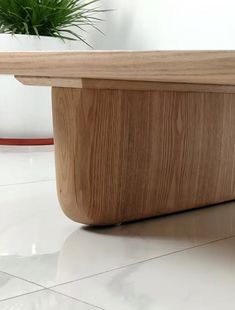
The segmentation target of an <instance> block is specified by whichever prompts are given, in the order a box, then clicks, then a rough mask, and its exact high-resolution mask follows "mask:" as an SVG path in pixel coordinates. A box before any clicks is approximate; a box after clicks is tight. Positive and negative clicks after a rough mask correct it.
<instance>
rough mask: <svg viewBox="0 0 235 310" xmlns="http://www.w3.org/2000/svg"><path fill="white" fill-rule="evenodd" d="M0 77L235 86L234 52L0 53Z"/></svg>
mask: <svg viewBox="0 0 235 310" xmlns="http://www.w3.org/2000/svg"><path fill="white" fill-rule="evenodd" d="M0 74H13V75H21V76H43V77H62V78H65V77H70V78H71V77H73V78H93V79H115V80H137V81H160V82H181V83H202V84H204V83H206V84H224V85H235V51H167V52H166V51H148V52H137V51H136V52H128V51H123V52H121V51H116V52H115V51H83V52H15V53H14V52H13V53H11V52H2V53H0Z"/></svg>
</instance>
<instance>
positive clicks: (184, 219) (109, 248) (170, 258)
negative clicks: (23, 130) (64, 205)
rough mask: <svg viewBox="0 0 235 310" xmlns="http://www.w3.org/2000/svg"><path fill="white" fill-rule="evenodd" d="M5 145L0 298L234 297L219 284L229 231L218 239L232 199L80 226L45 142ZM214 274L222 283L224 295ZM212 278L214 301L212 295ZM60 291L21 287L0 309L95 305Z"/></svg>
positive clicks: (179, 303)
mask: <svg viewBox="0 0 235 310" xmlns="http://www.w3.org/2000/svg"><path fill="white" fill-rule="evenodd" d="M2 150H3V149H2V148H1V147H0V171H1V169H3V171H4V173H3V175H2V174H1V175H0V271H2V272H6V273H8V274H9V275H6V274H4V273H3V274H2V278H1V273H0V299H5V298H11V297H13V296H18V295H21V294H27V293H29V292H33V291H35V290H38V288H39V289H41V288H42V287H46V288H51V289H53V290H59V291H60V292H62V293H64V294H65V295H70V296H72V297H75V298H77V299H81V300H82V301H85V302H88V303H90V304H91V305H92V306H99V307H101V308H103V309H105V310H115V309H118V310H125V309H128V310H129V309H131V310H132V309H137V310H139V309H141V310H142V309H146V310H147V309H148V310H149V309H150V310H152V309H154V310H155V309H159V310H161V309H164V310H166V309H167V310H171V309H180V308H181V309H186V308H188V309H199V310H200V309H203V310H204V309H205V310H207V309H211V310H212V309H213V310H214V309H222V308H216V307H217V306H218V305H220V306H221V305H222V301H223V296H225V297H226V299H227V300H226V301H224V302H225V303H224V305H225V306H224V308H226V309H228V308H229V305H230V303H233V302H234V300H233V298H232V296H231V297H229V296H228V294H229V293H228V294H227V295H226V292H225V289H226V291H227V292H230V291H232V289H234V286H233V283H232V280H231V279H232V276H233V277H234V276H235V270H234V268H235V263H234V266H233V260H234V262H235V259H234V258H235V254H234V252H233V251H234V248H235V244H234V240H233V239H227V240H224V241H216V240H221V239H225V238H230V237H231V236H235V203H234V202H231V203H227V204H222V205H218V206H214V207H210V208H204V209H200V210H196V211H191V212H185V213H181V214H177V215H171V216H166V217H160V218H155V219H151V220H145V221H140V222H136V223H132V224H126V225H122V226H116V227H109V228H99V229H97V228H96V229H95V228H91V227H86V226H84V225H80V224H78V223H74V222H72V221H70V220H69V219H68V218H66V217H65V216H64V214H63V212H62V211H61V209H60V207H59V202H58V199H57V195H56V184H55V181H54V160H53V158H54V155H53V148H52V147H40V149H38V148H35V149H34V148H28V149H24V151H23V155H22V149H21V148H20V149H18V148H13V147H12V148H10V149H9V148H8V149H4V152H3V151H2ZM3 153H4V154H3ZM30 158H32V160H30ZM40 158H41V160H40ZM17 165H19V169H18V170H17V169H16V170H15V169H13V168H12V167H14V166H17ZM21 172H22V173H21ZM4 180H5V181H4ZM4 182H5V184H4ZM214 241H216V242H215V243H213V244H208V243H210V242H214ZM213 246H214V247H215V250H214V252H213V251H212V252H211V251H210V249H212V247H213ZM193 247H196V248H194V249H191V248H193ZM191 253H193V254H191ZM211 253H214V254H213V255H215V256H217V258H216V259H214V261H213V255H212V254H211ZM166 255H167V256H166ZM230 256H231V258H232V259H230V260H229V259H228V257H230ZM194 257H195V259H194ZM150 259H151V260H150ZM148 260H150V261H148ZM144 261H146V262H144ZM220 263H221V268H218V266H219V264H220ZM224 265H225V266H224ZM124 266H127V267H125V268H123V269H120V268H122V267H124ZM115 269H116V270H115ZM217 269H219V270H217ZM111 270H113V271H111ZM110 271H111V272H110ZM99 274H100V275H99ZM212 275H214V278H213V277H212ZM230 275H231V278H230ZM15 277H19V279H17V278H15ZM216 277H220V279H221V285H222V284H223V286H224V289H222V291H221V294H222V295H221V298H222V299H221V300H218V298H219V284H218V285H217V284H216V280H215V278H216ZM200 279H201V280H200ZM212 279H213V281H212ZM28 281H29V282H28ZM71 281H75V282H71ZM200 281H203V284H202V285H201V286H200V285H199V283H200ZM65 283H68V284H65ZM188 283H190V285H189V284H188ZM234 283H235V282H234ZM187 284H188V285H187ZM207 284H208V285H210V288H209V287H208V288H207ZM58 285H59V286H58ZM54 286H56V287H54ZM201 287H202V288H203V291H202V289H201ZM173 288H175V293H174V290H173ZM212 288H213V290H214V291H215V294H218V296H217V297H218V298H217V304H213V303H211V301H212V300H213V298H212V296H211V295H210V294H212ZM94 292H95V293H94ZM197 293H198V295H197ZM170 295H171V296H172V301H173V303H171V302H170V300H169V298H170ZM55 296H56V297H55ZM58 296H59V297H58ZM61 296H62V295H58V294H53V293H51V292H50V291H48V290H47V291H45V292H44V291H43V292H40V293H33V294H27V295H24V296H22V297H16V298H13V299H9V300H7V301H4V302H3V301H1V302H0V309H1V310H2V309H4V310H5V309H24V310H28V309H40V310H43V309H44V308H45V309H46V310H51V309H58V310H59V309H60V308H61V309H63V310H64V309H67V308H68V309H71V310H73V309H74V310H76V309H85V310H86V309H93V308H90V307H91V306H89V305H85V304H84V303H83V304H82V306H81V305H80V304H79V303H78V302H77V301H74V300H73V299H70V298H69V297H61ZM196 296H197V297H196ZM164 298H165V299H164ZM60 300H64V304H63V301H61V302H60ZM204 303H205V307H204ZM14 305H21V306H18V308H16V307H15V308H14ZM63 305H64V308H63V307H62V306H63ZM23 306H24V307H23ZM30 306H31V308H30ZM4 307H5V308H4ZM11 307H12V308H11ZM20 307H22V308H20ZM27 307H28V308H27ZM33 307H35V308H33ZM40 307H41V308H40ZM43 307H44V308H43ZM53 307H54V308H53ZM56 307H57V308H56ZM66 307H67V308H66ZM87 307H88V308H87ZM203 307H204V308H203ZM210 307H211V308H210Z"/></svg>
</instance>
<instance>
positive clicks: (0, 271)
mask: <svg viewBox="0 0 235 310" xmlns="http://www.w3.org/2000/svg"><path fill="white" fill-rule="evenodd" d="M0 273H4V274H6V275H8V276H10V277H13V278H16V279H18V280H21V281H24V282H28V283H30V284H33V285H36V286H39V287H40V288H42V289H47V287H45V286H43V285H41V284H38V283H35V282H33V281H30V280H27V279H24V278H21V277H18V276H16V275H14V274H12V273H9V272H6V271H3V270H0Z"/></svg>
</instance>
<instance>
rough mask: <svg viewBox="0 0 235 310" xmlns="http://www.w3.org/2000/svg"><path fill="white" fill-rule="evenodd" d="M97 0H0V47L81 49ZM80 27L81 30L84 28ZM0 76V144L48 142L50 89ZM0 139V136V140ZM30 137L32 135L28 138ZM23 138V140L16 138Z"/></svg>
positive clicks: (95, 13)
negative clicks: (30, 85) (29, 87)
mask: <svg viewBox="0 0 235 310" xmlns="http://www.w3.org/2000/svg"><path fill="white" fill-rule="evenodd" d="M98 2H99V0H90V1H85V0H0V51H40V50H81V49H83V50H84V49H87V48H90V45H89V43H88V42H87V41H86V39H85V38H84V37H83V30H85V29H87V26H88V27H94V28H96V29H97V22H99V21H100V20H101V19H100V16H99V14H100V13H101V12H104V10H101V9H99V8H97V6H96V5H97V3H98ZM84 27H85V29H84ZM23 87H24V86H22V85H20V84H19V83H18V82H17V81H16V80H15V79H14V78H12V77H8V78H7V79H6V77H4V78H3V77H0V88H1V90H2V93H1V98H0V139H1V140H0V143H2V144H5V143H6V144H11V143H12V141H13V143H17V141H18V143H17V144H21V143H23V144H27V143H28V141H29V140H28V138H30V143H32V144H41V142H42V140H41V139H42V138H43V142H44V143H51V142H52V139H51V137H52V121H51V119H52V117H51V106H50V91H49V89H47V88H41V89H37V88H34V87H32V88H31V89H28V88H23ZM2 138H4V139H2ZM32 138H33V139H32ZM22 141H23V142H22Z"/></svg>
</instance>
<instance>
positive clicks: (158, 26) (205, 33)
mask: <svg viewBox="0 0 235 310" xmlns="http://www.w3.org/2000/svg"><path fill="white" fill-rule="evenodd" d="M102 2H103V4H104V6H105V7H106V8H114V9H116V11H114V12H112V13H106V17H105V18H106V23H104V24H103V26H102V29H103V31H104V32H105V33H106V36H102V35H100V34H97V33H95V32H92V34H91V35H90V41H91V42H92V44H93V46H94V47H95V48H96V49H131V50H132V49H134V50H138V49H140V50H149V49H151V50H156V49H163V50H164V49H166V50H167V49H178V50H180V49H197V50H198V49H235V1H234V0H223V1H221V0H102Z"/></svg>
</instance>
